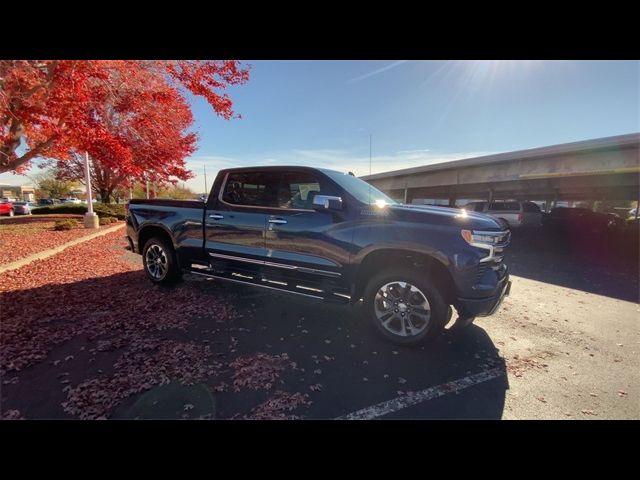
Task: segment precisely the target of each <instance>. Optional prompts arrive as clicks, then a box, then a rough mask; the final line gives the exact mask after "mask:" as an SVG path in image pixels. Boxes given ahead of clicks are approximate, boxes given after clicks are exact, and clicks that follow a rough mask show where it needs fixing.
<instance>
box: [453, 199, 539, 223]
mask: <svg viewBox="0 0 640 480" xmlns="http://www.w3.org/2000/svg"><path fill="white" fill-rule="evenodd" d="M465 209H467V210H473V211H474V212H478V213H484V214H486V215H489V216H490V217H493V218H497V219H500V220H503V221H504V222H506V223H507V225H508V226H509V228H519V227H539V226H541V225H542V212H541V211H540V207H538V205H536V204H535V203H533V202H505V201H496V202H491V203H489V202H470V203H468V204H466V205H465Z"/></svg>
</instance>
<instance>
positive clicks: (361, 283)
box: [351, 248, 456, 304]
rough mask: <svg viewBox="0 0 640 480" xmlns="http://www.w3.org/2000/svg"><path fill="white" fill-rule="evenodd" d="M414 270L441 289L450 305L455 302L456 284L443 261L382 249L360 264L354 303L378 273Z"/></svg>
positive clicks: (412, 253)
mask: <svg viewBox="0 0 640 480" xmlns="http://www.w3.org/2000/svg"><path fill="white" fill-rule="evenodd" d="M407 267H408V268H414V269H418V270H420V271H423V272H424V273H425V274H427V275H429V276H431V278H432V279H433V280H434V281H435V282H436V283H437V284H438V286H439V287H440V290H441V293H442V295H443V297H444V299H445V301H446V302H447V303H449V304H451V303H453V302H454V300H455V292H456V288H455V283H454V281H453V277H452V275H451V272H450V271H449V269H448V268H447V266H446V265H445V263H444V262H442V260H440V259H438V258H436V257H435V256H434V255H431V254H428V253H425V252H420V251H416V250H408V249H402V248H380V249H377V250H374V251H372V252H370V253H368V254H367V255H366V256H364V258H363V259H362V261H361V262H360V264H359V266H358V269H357V273H356V281H355V286H354V291H353V295H352V296H351V299H352V300H351V301H352V303H355V302H357V301H358V300H359V299H360V297H362V294H363V293H364V289H365V287H366V284H367V282H368V281H369V279H370V278H371V277H372V276H373V275H375V274H376V273H377V272H379V271H381V270H385V269H389V268H407Z"/></svg>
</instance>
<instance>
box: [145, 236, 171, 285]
mask: <svg viewBox="0 0 640 480" xmlns="http://www.w3.org/2000/svg"><path fill="white" fill-rule="evenodd" d="M145 260H146V263H147V271H148V272H149V275H151V277H152V278H154V279H155V280H161V279H162V278H164V276H165V275H166V274H167V270H168V269H169V264H168V261H167V254H166V253H165V251H164V250H163V249H162V247H161V246H160V245H157V244H154V245H151V246H150V247H149V248H148V249H147V253H146V255H145Z"/></svg>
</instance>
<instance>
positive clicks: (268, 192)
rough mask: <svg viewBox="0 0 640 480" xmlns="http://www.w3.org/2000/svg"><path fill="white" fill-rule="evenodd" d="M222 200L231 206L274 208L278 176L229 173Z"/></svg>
mask: <svg viewBox="0 0 640 480" xmlns="http://www.w3.org/2000/svg"><path fill="white" fill-rule="evenodd" d="M222 200H224V201H225V202H227V203H230V204H232V205H243V206H256V207H272V208H273V207H276V206H277V203H278V175H277V174H276V173H272V172H237V173H233V172H232V173H230V174H229V176H228V177H227V183H226V184H225V187H224V193H223V194H222Z"/></svg>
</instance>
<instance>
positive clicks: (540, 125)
mask: <svg viewBox="0 0 640 480" xmlns="http://www.w3.org/2000/svg"><path fill="white" fill-rule="evenodd" d="M246 63H248V64H250V65H251V67H252V68H251V78H250V80H249V82H248V83H247V84H245V85H243V86H239V87H234V88H233V89H231V90H230V92H229V93H230V95H231V96H232V98H233V100H234V105H235V110H236V112H237V113H239V114H241V115H242V118H241V119H233V120H230V121H226V120H223V119H221V118H218V117H216V116H215V115H214V114H213V111H212V110H211V108H210V107H209V105H208V104H206V102H205V101H204V100H201V99H198V98H190V101H191V103H192V106H193V111H194V114H195V118H196V124H195V130H196V131H197V132H198V134H199V137H200V142H199V149H198V151H197V152H196V153H195V154H194V155H193V156H192V157H191V158H190V159H189V161H188V164H189V166H190V167H191V168H192V170H194V173H196V174H198V175H197V177H196V178H195V179H194V180H190V181H188V182H187V185H189V186H191V187H192V188H194V189H195V190H197V191H202V190H204V179H203V176H202V170H203V166H204V165H205V164H206V166H207V177H208V180H209V186H210V185H211V180H212V178H213V177H214V176H215V173H216V172H217V170H218V169H220V168H225V167H229V166H237V165H276V164H278V165H280V164H282V165H287V164H303V165H316V166H323V167H326V168H335V169H339V170H345V171H346V170H351V171H353V172H354V173H356V174H357V175H364V174H367V173H369V135H370V134H371V135H373V162H372V172H373V173H376V172H382V171H386V170H395V169H398V168H406V167H411V166H417V165H424V164H428V163H434V162H439V161H446V160H454V159H459V158H465V157H470V156H477V155H483V154H489V153H497V152H506V151H512V150H519V149H525V148H533V147H539V146H545V145H552V144H557V143H564V142H571V141H578V140H586V139H590V138H598V137H606V136H610V135H619V134H624V133H632V132H638V131H640V93H639V92H640V78H639V77H640V63H639V62H637V61H406V62H403V61H394V60H388V61H247V62H246ZM7 181H8V183H27V182H28V180H27V179H25V178H24V177H22V178H20V177H16V176H12V175H11V174H3V175H0V183H7Z"/></svg>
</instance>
